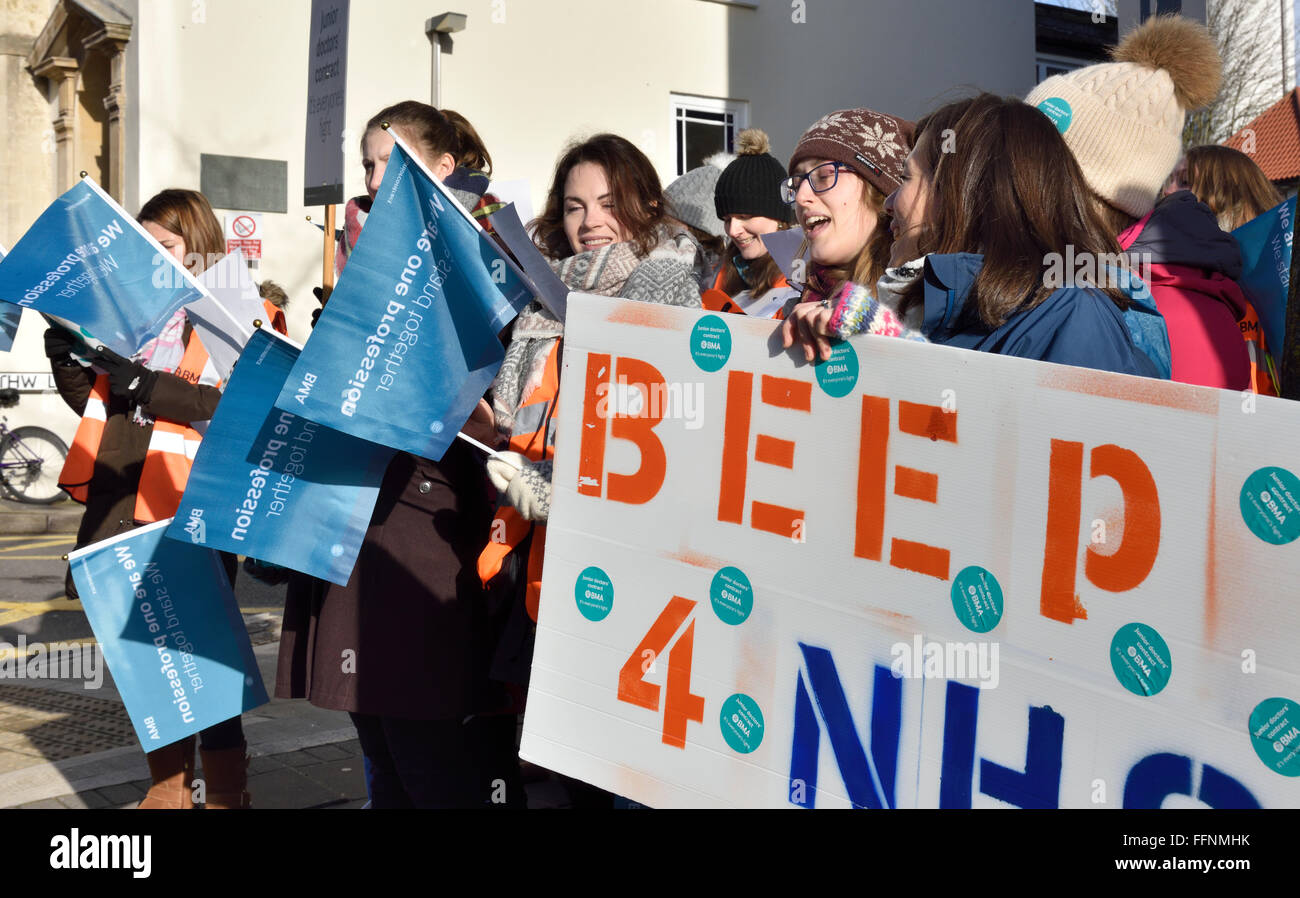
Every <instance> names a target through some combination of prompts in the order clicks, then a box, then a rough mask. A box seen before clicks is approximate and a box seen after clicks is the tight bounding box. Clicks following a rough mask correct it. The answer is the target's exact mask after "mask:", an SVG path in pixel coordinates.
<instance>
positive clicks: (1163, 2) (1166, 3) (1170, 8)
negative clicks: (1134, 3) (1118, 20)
mask: <svg viewBox="0 0 1300 898" xmlns="http://www.w3.org/2000/svg"><path fill="white" fill-rule="evenodd" d="M1155 5H1156V9H1155V12H1156V15H1159V16H1163V15H1164V14H1165V13H1171V12H1172V13H1180V12H1182V11H1183V0H1156V4H1155ZM1139 13H1140V16H1139V18H1140V19H1141V21H1143V22H1145V21H1146V20H1147V19H1148V18H1150V16H1151V0H1142V4H1141V8H1140V9H1139Z"/></svg>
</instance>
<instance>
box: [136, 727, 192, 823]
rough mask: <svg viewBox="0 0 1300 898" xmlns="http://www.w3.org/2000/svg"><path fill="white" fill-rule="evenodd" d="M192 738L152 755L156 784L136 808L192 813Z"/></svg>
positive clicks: (150, 768) (152, 769)
mask: <svg viewBox="0 0 1300 898" xmlns="http://www.w3.org/2000/svg"><path fill="white" fill-rule="evenodd" d="M195 741H196V739H195V737H194V736H190V737H189V738H188V739H182V740H181V741H180V742H173V743H172V744H171V745H164V746H163V747H162V748H160V749H157V750H155V751H151V752H149V753H148V754H147V755H145V759H146V760H147V761H148V762H149V775H150V776H151V777H152V778H153V785H152V786H150V787H149V792H148V794H147V795H145V797H144V799H143V800H142V801H141V802H140V803H139V804H138V805H136V807H137V808H142V809H151V810H173V811H174V810H180V809H187V810H193V808H194V793H193V792H192V791H191V789H192V788H193V785H194V743H195Z"/></svg>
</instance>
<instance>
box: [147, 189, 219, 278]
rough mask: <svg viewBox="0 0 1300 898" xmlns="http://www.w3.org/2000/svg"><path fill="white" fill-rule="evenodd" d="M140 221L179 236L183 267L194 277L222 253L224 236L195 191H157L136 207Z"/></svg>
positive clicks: (204, 199) (208, 205) (201, 198)
mask: <svg viewBox="0 0 1300 898" xmlns="http://www.w3.org/2000/svg"><path fill="white" fill-rule="evenodd" d="M136 220H137V221H140V222H146V221H152V222H153V223H154V224H157V225H160V226H161V227H163V228H166V229H167V230H169V231H171V232H172V233H173V234H178V235H180V238H181V239H182V240H184V241H185V260H184V262H183V264H184V265H185V267H186V268H188V269H189V270H190V273H191V274H193V275H195V276H198V275H200V274H202V273H203V272H204V271H205V270H207V269H208V268H210V267H211V266H213V265H215V264H216V263H217V262H218V261H220V259H221V257H222V256H224V255H225V254H226V237H225V234H224V232H223V231H222V230H221V225H220V224H219V223H218V222H217V216H216V215H214V214H213V212H212V206H211V205H210V204H209V203H208V198H207V197H206V196H204V195H203V194H201V193H199V192H198V191H197V190H182V189H180V188H177V187H171V188H168V189H167V190H162V191H159V192H158V193H156V194H154V195H153V196H152V197H150V198H149V201H148V202H147V203H145V204H144V205H143V206H141V207H140V214H139V215H137V216H136Z"/></svg>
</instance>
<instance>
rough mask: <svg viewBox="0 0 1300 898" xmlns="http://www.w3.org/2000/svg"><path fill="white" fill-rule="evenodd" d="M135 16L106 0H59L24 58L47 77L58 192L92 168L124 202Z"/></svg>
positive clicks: (34, 71) (32, 69)
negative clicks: (126, 114) (126, 123)
mask: <svg viewBox="0 0 1300 898" xmlns="http://www.w3.org/2000/svg"><path fill="white" fill-rule="evenodd" d="M130 40H131V18H130V16H128V15H126V13H124V12H122V11H121V10H120V9H118V8H117V7H116V6H114V5H113V4H111V3H108V2H103V0H59V2H58V3H57V5H55V7H54V11H53V12H52V13H50V17H49V19H48V20H47V21H46V23H45V27H44V28H43V29H41V33H40V35H39V36H38V37H37V38H36V43H35V44H34V45H33V47H32V51H31V53H30V54H29V55H28V57H27V67H28V70H29V71H30V72H31V73H32V75H34V76H35V77H37V78H40V79H44V80H45V81H47V82H48V83H49V86H50V91H51V96H50V100H51V102H52V104H53V107H54V109H53V112H54V115H53V117H52V125H53V131H54V142H55V156H56V162H55V182H56V184H55V186H56V189H57V191H58V192H59V193H62V192H63V191H65V190H67V189H68V188H70V187H71V186H72V185H73V184H74V183H76V180H77V176H78V173H79V172H81V171H83V170H84V171H86V172H89V173H90V174H91V175H92V176H93V177H94V178H95V180H96V181H98V182H99V183H100V185H101V186H102V187H103V188H104V189H105V190H106V191H108V193H109V195H110V196H112V197H113V198H114V199H116V200H118V201H119V202H121V200H122V193H123V190H124V187H125V179H126V133H125V128H124V123H123V114H124V111H125V100H126V97H125V77H124V76H125V69H126V45H127V44H128V43H129V42H130Z"/></svg>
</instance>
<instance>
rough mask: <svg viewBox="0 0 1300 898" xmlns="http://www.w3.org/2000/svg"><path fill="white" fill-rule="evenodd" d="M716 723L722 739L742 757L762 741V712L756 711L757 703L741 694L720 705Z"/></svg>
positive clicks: (738, 693)
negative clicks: (720, 729)
mask: <svg viewBox="0 0 1300 898" xmlns="http://www.w3.org/2000/svg"><path fill="white" fill-rule="evenodd" d="M718 722H719V724H720V725H721V727H722V738H723V739H725V740H727V744H728V745H730V746H731V747H732V749H734V750H735V751H738V752H740V753H741V754H742V755H747V754H749V753H750V752H751V751H753V750H754V749H756V748H758V746H759V743H761V742H762V741H763V712H762V711H760V710H759V709H758V702H756V701H754V700H753V699H752V698H750V697H749V696H748V695H745V693H743V692H737V693H736V694H735V695H733V696H730V697H728V698H727V700H726V701H724V702H723V703H722V712H721V713H720V714H719V715H718Z"/></svg>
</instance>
